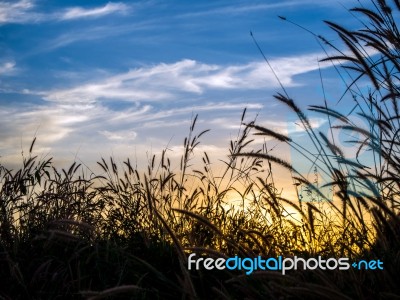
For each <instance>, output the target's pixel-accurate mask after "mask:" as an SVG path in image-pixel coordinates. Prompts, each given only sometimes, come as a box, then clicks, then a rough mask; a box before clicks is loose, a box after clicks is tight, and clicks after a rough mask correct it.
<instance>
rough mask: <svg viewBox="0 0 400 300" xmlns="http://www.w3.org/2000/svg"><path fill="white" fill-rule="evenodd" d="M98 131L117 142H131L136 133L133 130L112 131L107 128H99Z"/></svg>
mask: <svg viewBox="0 0 400 300" xmlns="http://www.w3.org/2000/svg"><path fill="white" fill-rule="evenodd" d="M99 133H100V134H102V135H104V136H105V137H106V138H107V139H109V140H111V141H119V142H131V141H133V140H135V139H136V137H137V133H136V132H135V131H133V130H118V131H112V132H111V131H108V130H101V131H99Z"/></svg>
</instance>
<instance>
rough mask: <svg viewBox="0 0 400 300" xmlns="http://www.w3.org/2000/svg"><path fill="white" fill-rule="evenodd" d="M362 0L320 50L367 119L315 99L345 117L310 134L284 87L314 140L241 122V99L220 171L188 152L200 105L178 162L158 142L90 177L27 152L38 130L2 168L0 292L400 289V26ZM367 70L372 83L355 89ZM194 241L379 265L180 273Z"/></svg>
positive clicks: (291, 293) (249, 252)
mask: <svg viewBox="0 0 400 300" xmlns="http://www.w3.org/2000/svg"><path fill="white" fill-rule="evenodd" d="M371 3H372V4H373V6H374V8H373V9H366V8H363V7H360V8H356V9H353V10H351V12H352V13H354V14H357V17H358V16H360V17H361V19H360V22H361V25H362V27H361V29H359V30H357V31H349V30H347V29H345V28H343V27H341V26H340V25H337V24H334V23H332V22H326V23H327V25H328V26H329V27H330V28H331V29H332V30H333V31H335V32H336V33H337V34H338V36H339V37H340V39H341V40H342V42H343V46H345V47H347V49H348V50H347V51H346V52H343V51H340V50H339V49H342V48H341V47H339V46H335V45H332V44H330V43H329V42H328V41H327V40H326V39H325V38H323V37H317V38H318V40H319V41H320V44H321V47H323V49H325V48H326V47H328V48H333V49H334V50H336V51H337V52H338V54H337V55H336V54H335V55H331V56H329V57H327V58H326V59H325V60H327V61H330V62H332V63H333V64H334V65H335V67H336V68H337V70H338V72H339V73H338V74H339V76H340V77H341V78H343V79H344V78H350V80H347V81H346V79H344V80H345V82H346V86H347V90H346V95H350V97H351V98H352V99H353V101H354V103H355V106H356V107H357V111H358V116H359V117H360V118H362V119H364V120H365V122H366V123H367V124H368V128H367V130H366V129H361V128H360V127H359V126H357V124H355V123H353V122H352V120H351V118H350V116H348V115H343V114H342V113H340V112H339V111H336V110H334V109H332V108H330V107H328V106H327V104H326V101H324V103H323V104H322V105H320V106H315V105H314V106H310V108H309V109H310V111H312V112H316V113H319V114H321V115H322V116H323V117H324V118H326V119H327V120H328V123H329V124H333V123H334V122H336V123H335V124H337V122H339V124H340V125H334V126H333V125H331V126H330V131H329V133H328V134H326V133H323V132H319V131H318V129H315V128H314V127H312V126H311V123H310V120H309V118H308V117H307V112H304V111H302V110H301V109H299V107H298V106H297V105H296V103H295V101H294V100H293V99H292V98H291V97H290V96H289V94H288V92H287V91H286V89H285V88H284V86H282V92H281V93H279V94H277V95H276V96H275V97H276V99H277V100H278V101H279V102H281V103H283V104H284V105H286V106H288V108H289V109H291V110H292V111H293V112H294V113H295V114H296V115H297V117H298V120H299V122H300V123H301V124H302V126H303V128H304V130H305V132H306V133H307V136H308V138H309V143H310V145H313V147H314V149H305V148H303V147H302V145H301V144H299V143H298V142H297V141H296V140H295V139H293V138H292V137H288V136H284V135H282V134H280V133H277V132H274V131H271V130H270V129H268V128H264V127H262V126H261V125H259V124H258V123H257V121H256V120H254V121H251V122H248V121H246V120H247V117H246V110H245V111H244V112H243V115H242V118H241V120H240V123H241V124H242V125H241V128H240V130H239V132H238V134H237V136H236V138H235V139H233V140H232V141H231V143H230V145H229V149H228V151H227V152H228V153H227V154H228V155H227V159H226V160H225V161H223V162H222V164H223V169H222V175H221V174H218V175H216V173H215V170H214V169H213V168H212V165H213V164H214V161H212V158H210V157H209V156H208V154H207V153H202V154H200V155H199V156H200V157H199V159H200V160H201V161H202V163H201V164H199V163H194V158H195V155H198V153H197V151H196V150H197V148H196V147H197V146H198V144H199V143H200V139H201V138H203V135H205V134H206V133H207V130H206V131H201V132H199V133H197V129H196V121H197V116H196V117H195V118H194V119H193V120H192V123H191V125H190V128H189V134H188V137H187V138H186V139H185V140H184V143H183V150H184V151H183V155H182V157H181V159H180V161H179V162H178V164H179V168H178V169H179V171H178V172H175V170H176V168H175V165H174V163H176V162H173V161H172V162H171V160H170V159H169V157H168V152H167V151H166V150H165V151H163V152H162V154H161V155H160V156H159V157H157V156H155V155H154V156H152V157H151V158H150V161H149V164H148V168H147V170H145V171H142V170H138V169H137V168H136V167H135V165H134V164H133V163H132V162H131V161H130V160H129V159H127V160H126V161H125V162H124V163H123V164H122V165H118V164H117V163H116V162H115V161H114V159H113V158H110V159H108V160H106V159H101V160H100V161H99V163H98V164H99V166H100V167H101V168H102V170H103V173H102V174H98V175H95V174H91V175H89V176H88V175H86V174H85V169H84V168H83V167H82V166H81V165H79V164H76V163H73V164H72V165H71V167H70V168H68V169H62V170H59V169H57V168H56V167H55V166H54V165H53V164H52V159H48V160H44V161H42V160H39V159H38V158H37V157H36V156H34V152H33V148H34V144H35V140H34V141H33V143H32V145H31V147H30V151H29V154H28V156H27V157H23V162H22V166H21V168H20V169H19V170H8V169H7V168H6V167H4V166H0V187H1V190H0V235H1V240H0V278H1V285H0V298H1V299H179V298H181V299H209V298H210V297H211V298H215V299H244V298H248V299H261V298H263V299H264V298H268V299H385V298H388V299H396V298H398V296H397V295H399V294H400V290H399V286H398V284H397V278H398V275H397V273H398V270H399V269H400V260H399V257H400V255H399V254H400V224H399V221H400V220H399V188H400V184H399V182H400V180H399V175H398V174H399V169H400V161H399V160H400V156H399V153H400V152H399V150H400V149H399V146H400V142H399V132H400V126H399V125H400V115H399V108H398V103H397V101H398V99H399V92H400V88H399V86H398V81H399V71H400V64H399V57H400V35H399V32H398V29H397V26H396V25H397V23H396V18H395V16H394V14H395V13H394V11H393V10H400V5H399V2H398V1H393V4H391V6H392V7H391V8H389V4H388V3H386V1H382V0H379V1H378V0H376V1H372V2H371ZM396 13H397V12H396ZM355 16H356V15H355ZM282 19H283V20H285V21H289V20H287V19H286V18H284V17H282ZM289 22H290V21H289ZM353 78H354V79H353ZM365 80H367V81H368V82H369V89H368V90H367V91H365V89H363V88H362V87H361V83H362V84H364V83H365ZM335 130H342V131H346V132H350V133H357V134H358V135H357V136H358V138H353V139H352V141H350V142H351V143H352V144H353V145H354V147H357V149H359V150H360V151H359V153H361V150H363V151H368V153H370V154H371V157H372V158H373V159H374V160H373V166H372V167H366V165H365V162H363V160H362V157H361V155H357V157H356V158H355V159H351V158H348V157H346V153H344V151H342V149H341V148H340V146H339V145H338V141H335V139H334V138H332V137H331V136H329V135H332V136H333V132H334V131H335ZM253 134H255V135H258V136H259V135H261V136H267V137H269V138H274V139H276V140H278V141H280V142H282V143H286V144H288V145H289V146H290V147H292V149H294V151H298V153H300V154H301V155H302V156H303V157H304V159H305V160H306V161H309V162H310V166H311V168H313V169H314V170H315V173H316V174H317V173H318V172H323V173H324V174H325V177H326V178H328V179H329V180H326V181H325V182H319V181H318V180H314V179H309V178H307V177H306V176H304V174H302V173H301V172H299V171H298V170H296V165H295V164H290V163H289V162H286V161H285V160H284V158H282V157H278V156H274V155H272V154H271V153H270V152H268V151H267V147H266V146H263V147H261V148H259V149H257V148H256V146H254V143H253ZM256 138H257V137H256ZM276 165H278V166H276ZM277 167H283V168H286V169H288V170H289V171H291V172H292V174H293V179H294V181H295V183H296V186H297V189H298V192H299V196H300V195H301V194H302V191H307V192H308V193H309V194H310V195H313V196H312V197H311V199H312V201H307V202H306V201H301V199H300V197H298V198H297V199H286V198H284V197H283V196H282V194H281V193H280V191H279V189H278V186H276V184H275V181H274V177H273V170H275V168H277ZM317 178H318V177H317ZM323 185H324V186H325V187H328V188H330V189H331V190H332V191H333V194H334V197H333V200H332V199H330V198H328V197H327V196H326V194H324V193H323V192H321V190H322V188H323ZM232 193H235V194H236V195H237V197H238V198H239V199H241V201H242V204H241V205H239V208H238V207H236V208H235V207H233V206H232V205H231V204H230V203H229V201H228V195H229V194H232ZM288 211H295V212H296V214H297V215H298V216H300V217H299V218H298V220H294V219H293V218H291V217H288V216H286V215H287V214H288ZM192 252H196V253H197V254H198V255H206V256H211V257H229V256H234V255H239V256H242V257H256V256H258V255H261V256H264V257H276V256H278V255H282V256H285V257H289V256H294V255H297V256H301V257H304V258H307V257H316V256H322V257H349V258H351V259H355V260H356V259H360V258H371V259H372V258H374V259H381V260H382V261H384V263H385V265H384V266H385V267H384V270H382V271H368V270H360V271H358V270H353V269H350V270H348V271H339V270H333V271H327V272H322V271H320V270H314V271H303V270H298V271H292V272H289V273H288V274H287V275H285V276H282V275H280V273H279V272H271V271H256V272H254V273H253V274H252V275H251V276H246V275H244V273H243V272H239V271H236V272H233V271H227V270H224V271H207V270H197V271H194V270H190V271H189V270H188V269H187V255H188V254H189V253H192ZM210 295H211V296H210Z"/></svg>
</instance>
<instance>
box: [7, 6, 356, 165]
mask: <svg viewBox="0 0 400 300" xmlns="http://www.w3.org/2000/svg"><path fill="white" fill-rule="evenodd" d="M356 5H357V3H356V2H355V1H315V0H301V1H300V0H299V1H297V0H291V1H286V0H285V1H251V0H250V1H231V0H229V1H157V0H150V1H118V2H107V1H53V0H52V1H50V0H36V1H35V0H21V1H9V2H8V1H1V2H0V141H1V142H0V156H1V158H0V162H1V163H3V164H8V165H10V166H13V165H14V164H15V162H20V161H21V151H24V153H26V152H27V151H28V149H29V146H30V143H31V141H32V140H33V138H34V137H35V136H36V137H37V143H36V146H35V153H36V154H38V155H39V156H43V157H45V156H47V157H49V156H53V157H54V158H55V162H57V163H58V164H59V165H60V166H67V165H69V164H70V163H72V162H73V161H74V160H79V161H82V162H84V163H85V164H87V165H88V166H95V162H96V161H97V160H99V159H100V157H102V156H104V157H108V156H110V155H113V156H114V157H115V158H116V160H117V161H122V160H124V159H125V158H127V157H131V158H133V159H138V161H139V163H140V162H141V161H143V160H144V159H145V158H146V155H147V154H149V153H159V152H160V151H161V149H163V148H165V147H168V148H169V149H170V150H171V151H169V155H170V156H171V157H174V156H178V155H179V153H180V149H181V145H182V142H183V138H184V136H185V135H186V134H187V132H188V129H189V125H190V120H191V118H192V117H193V115H195V114H199V119H198V130H199V131H201V130H204V129H211V132H210V133H208V134H207V135H205V136H204V137H203V139H202V144H201V146H200V149H201V150H202V151H207V152H208V153H209V155H210V156H211V157H213V156H215V157H221V156H224V155H227V154H228V146H229V140H230V139H231V138H232V137H233V136H235V135H236V133H237V130H238V127H239V125H240V116H241V113H242V110H243V109H244V108H245V107H247V110H248V113H247V116H248V119H247V120H251V119H252V118H255V117H256V116H257V120H258V122H259V124H262V125H264V126H268V128H272V129H274V130H277V131H279V132H282V133H288V131H289V134H290V135H292V136H294V135H296V132H297V134H299V135H301V134H302V133H301V131H299V130H297V131H296V129H293V128H294V127H293V126H294V125H293V124H294V120H293V116H291V115H290V113H289V110H288V109H287V108H286V107H284V106H283V105H282V104H280V103H278V102H277V101H276V100H274V99H273V97H272V96H273V94H274V93H276V92H279V91H280V86H279V84H278V82H277V80H276V78H275V77H274V75H273V73H272V72H271V70H270V69H269V68H268V66H267V64H266V63H265V62H264V61H263V58H262V56H261V54H260V53H259V51H258V50H257V47H256V46H255V44H254V42H253V40H252V38H251V36H250V31H252V32H253V33H254V36H255V38H256V39H257V41H258V43H259V45H260V47H261V48H262V49H263V51H264V53H265V55H266V56H267V57H268V59H269V61H270V63H271V65H272V67H273V68H274V70H275V72H276V74H277V75H278V77H279V78H280V80H281V82H282V84H283V85H284V86H285V87H286V88H287V89H288V91H289V93H290V96H291V97H293V98H294V99H295V101H297V103H298V104H299V105H300V106H301V107H306V106H307V105H309V104H322V103H323V102H322V101H323V93H322V88H321V79H320V73H319V70H318V68H319V67H320V68H321V74H322V77H323V82H324V87H325V90H326V97H327V100H328V103H329V104H330V105H332V107H334V108H338V109H340V110H342V111H344V112H346V111H347V112H349V111H350V110H351V107H352V105H351V103H344V102H340V103H339V104H338V106H336V104H337V102H338V99H339V97H340V96H341V94H342V92H343V90H344V84H343V83H341V81H340V80H339V78H338V76H337V74H336V73H335V71H334V70H333V68H331V67H330V66H331V65H330V64H329V63H320V64H318V60H319V59H322V58H324V57H325V56H326V54H325V53H324V51H323V49H321V47H320V46H319V44H318V43H317V41H316V39H315V38H314V37H313V36H312V35H311V34H310V33H308V32H306V31H305V30H302V29H300V28H299V27H296V26H295V25H293V24H290V23H289V22H285V21H283V20H281V19H279V18H278V16H285V17H286V18H288V19H289V20H291V21H293V22H295V23H298V24H300V25H301V26H303V27H305V28H307V29H309V30H311V31H312V32H314V33H315V34H321V35H323V36H325V37H326V38H327V39H328V40H330V41H332V42H334V43H335V42H338V43H339V41H338V38H337V36H336V35H335V34H334V33H333V32H332V31H331V30H329V28H328V27H327V25H326V24H324V23H323V22H322V20H332V21H334V22H336V23H339V24H342V25H344V26H348V27H350V28H355V27H357V21H356V20H355V18H354V17H352V16H351V15H350V13H349V12H348V11H347V9H348V8H351V7H353V6H356ZM339 45H340V43H339ZM329 51H330V50H329ZM339 105H340V107H339ZM311 119H312V123H313V125H314V126H315V127H318V126H323V124H325V123H326V120H324V119H323V118H321V117H318V116H315V117H313V116H312V117H311ZM291 128H292V129H293V130H291ZM275 144H277V142H275V141H271V142H270V143H269V145H270V147H271V148H273V147H274V145H275ZM284 156H286V157H284V158H286V159H287V160H290V153H289V152H287V154H284ZM177 163H179V162H177ZM144 165H146V164H144Z"/></svg>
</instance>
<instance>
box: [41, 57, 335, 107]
mask: <svg viewBox="0 0 400 300" xmlns="http://www.w3.org/2000/svg"><path fill="white" fill-rule="evenodd" d="M318 57H319V56H318V54H311V55H304V56H296V57H287V58H277V59H272V60H271V65H272V66H273V68H274V71H275V72H276V74H277V76H278V77H279V79H280V81H281V82H282V84H284V85H285V86H287V87H291V86H296V85H299V83H298V82H296V81H295V78H294V77H295V76H296V75H298V74H302V73H306V72H309V71H313V70H316V69H317V68H318V63H317V62H318ZM327 65H329V64H324V65H320V67H324V66H327ZM276 87H278V82H277V80H276V78H275V76H274V75H273V73H272V72H271V70H269V69H268V67H267V65H266V64H265V63H264V62H251V63H248V64H243V65H234V66H229V65H228V66H225V65H216V64H205V63H201V62H197V61H195V60H189V59H185V60H181V61H178V62H176V63H171V64H165V63H161V64H158V65H155V66H147V67H143V68H138V69H133V70H130V71H128V72H125V73H121V74H117V75H113V76H109V77H107V78H103V79H99V80H97V81H94V82H89V83H86V84H81V85H77V86H75V87H72V88H69V89H62V90H52V91H46V92H42V93H41V94H42V96H44V99H45V100H47V101H53V102H63V101H69V102H71V101H72V102H79V103H80V102H87V103H90V102H94V101H97V100H101V99H103V100H104V99H105V100H120V101H131V102H137V101H140V102H141V101H145V102H154V101H164V100H168V99H176V98H177V95H178V94H179V93H185V94H195V95H201V94H203V93H204V92H205V91H209V90H221V91H222V90H239V89H246V90H248V89H274V88H276Z"/></svg>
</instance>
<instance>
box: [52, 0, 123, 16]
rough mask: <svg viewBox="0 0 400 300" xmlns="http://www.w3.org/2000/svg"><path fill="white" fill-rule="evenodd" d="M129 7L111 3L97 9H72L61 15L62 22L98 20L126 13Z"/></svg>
mask: <svg viewBox="0 0 400 300" xmlns="http://www.w3.org/2000/svg"><path fill="white" fill-rule="evenodd" d="M128 9H129V7H128V6H127V5H126V4H124V3H112V2H109V3H107V4H106V5H105V6H102V7H96V8H90V9H86V8H82V7H72V8H68V9H66V10H65V12H64V13H62V14H60V16H59V19H60V20H73V19H79V18H97V17H101V16H105V15H109V14H114V13H125V12H126V11H127V10H128Z"/></svg>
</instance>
